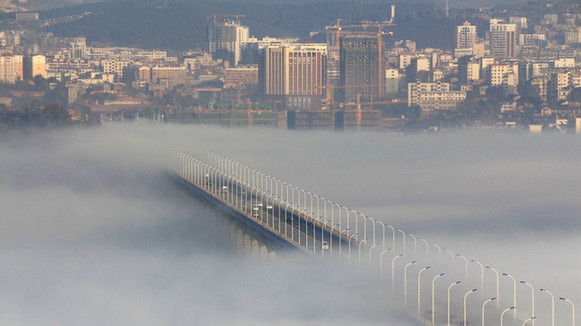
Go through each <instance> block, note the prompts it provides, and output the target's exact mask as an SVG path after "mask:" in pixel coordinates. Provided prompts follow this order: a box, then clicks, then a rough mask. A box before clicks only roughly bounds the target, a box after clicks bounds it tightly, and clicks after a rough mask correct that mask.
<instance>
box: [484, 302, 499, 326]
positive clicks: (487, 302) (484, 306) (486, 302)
mask: <svg viewBox="0 0 581 326" xmlns="http://www.w3.org/2000/svg"><path fill="white" fill-rule="evenodd" d="M494 300H496V298H490V299H488V300H486V301H484V303H483V304H482V326H484V312H485V311H484V309H485V308H486V304H487V303H489V302H490V301H494Z"/></svg>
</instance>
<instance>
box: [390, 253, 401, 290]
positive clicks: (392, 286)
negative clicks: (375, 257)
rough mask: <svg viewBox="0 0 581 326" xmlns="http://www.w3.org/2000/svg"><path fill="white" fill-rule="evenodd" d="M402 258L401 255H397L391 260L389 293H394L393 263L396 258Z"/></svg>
mask: <svg viewBox="0 0 581 326" xmlns="http://www.w3.org/2000/svg"><path fill="white" fill-rule="evenodd" d="M401 257H403V254H399V255H397V256H395V257H393V259H392V260H391V292H392V293H393V292H395V261H396V260H397V259H398V258H401Z"/></svg>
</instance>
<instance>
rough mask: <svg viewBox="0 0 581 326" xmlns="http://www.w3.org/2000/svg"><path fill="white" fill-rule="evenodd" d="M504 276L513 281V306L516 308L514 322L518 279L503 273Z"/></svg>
mask: <svg viewBox="0 0 581 326" xmlns="http://www.w3.org/2000/svg"><path fill="white" fill-rule="evenodd" d="M502 276H506V277H510V278H511V279H512V306H513V307H515V309H514V314H513V317H514V320H516V279H515V278H514V276H512V275H510V274H508V273H502Z"/></svg>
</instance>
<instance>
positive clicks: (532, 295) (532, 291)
mask: <svg viewBox="0 0 581 326" xmlns="http://www.w3.org/2000/svg"><path fill="white" fill-rule="evenodd" d="M520 283H521V284H524V285H528V287H530V288H531V315H533V316H534V315H535V289H534V288H533V286H532V285H531V283H529V282H527V281H520ZM531 320H532V323H531V325H533V326H535V318H532V319H531ZM523 326H524V325H523Z"/></svg>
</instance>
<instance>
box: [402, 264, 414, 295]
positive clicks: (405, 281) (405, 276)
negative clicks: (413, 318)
mask: <svg viewBox="0 0 581 326" xmlns="http://www.w3.org/2000/svg"><path fill="white" fill-rule="evenodd" d="M415 263H416V261H415V260H414V261H411V262H409V263H407V264H406V265H405V267H404V268H403V305H404V306H407V304H408V300H407V299H408V291H407V290H408V267H410V266H411V265H413V264H415Z"/></svg>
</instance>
